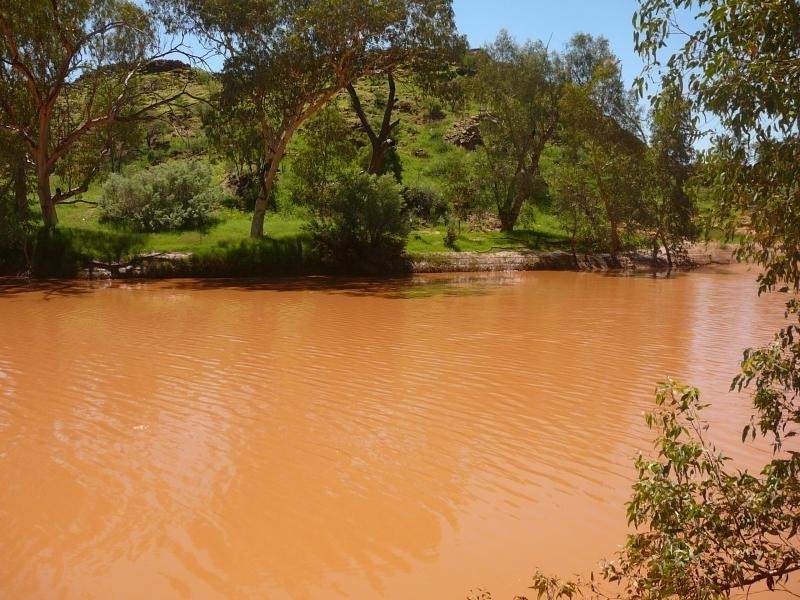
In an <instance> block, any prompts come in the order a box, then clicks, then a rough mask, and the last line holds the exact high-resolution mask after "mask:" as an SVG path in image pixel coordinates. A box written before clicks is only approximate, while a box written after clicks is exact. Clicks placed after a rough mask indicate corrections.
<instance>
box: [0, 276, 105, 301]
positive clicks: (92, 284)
mask: <svg viewBox="0 0 800 600" xmlns="http://www.w3.org/2000/svg"><path fill="white" fill-rule="evenodd" d="M109 285H110V282H108V281H79V280H74V279H49V280H36V279H27V278H20V277H0V300H2V299H3V298H11V297H14V296H19V295H21V294H32V293H39V294H42V295H43V297H44V299H45V300H49V299H51V298H56V297H76V296H85V295H88V294H92V293H94V292H95V291H97V290H99V289H102V288H106V287H109Z"/></svg>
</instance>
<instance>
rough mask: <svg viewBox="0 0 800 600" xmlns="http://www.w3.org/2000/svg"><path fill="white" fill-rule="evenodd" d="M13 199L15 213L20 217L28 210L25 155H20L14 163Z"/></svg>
mask: <svg viewBox="0 0 800 600" xmlns="http://www.w3.org/2000/svg"><path fill="white" fill-rule="evenodd" d="M14 199H15V201H16V205H17V215H19V216H20V217H22V216H23V215H25V213H27V212H28V178H27V173H25V157H24V156H20V157H19V158H18V159H17V161H16V163H14Z"/></svg>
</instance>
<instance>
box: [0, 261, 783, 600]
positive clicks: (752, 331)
mask: <svg viewBox="0 0 800 600" xmlns="http://www.w3.org/2000/svg"><path fill="white" fill-rule="evenodd" d="M754 280H755V274H754V273H753V272H750V271H749V270H748V269H747V268H745V267H741V266H738V267H730V268H717V269H707V270H703V271H698V272H694V273H688V274H679V275H677V276H674V277H669V278H662V277H659V278H652V277H625V276H609V275H599V274H587V273H556V272H553V273H508V274H486V275H481V274H475V275H449V276H428V277H418V278H414V279H403V280H392V281H383V282H375V281H338V280H328V279H313V278H312V279H305V280H287V281H279V282H271V283H254V282H247V281H226V280H222V281H214V280H204V281H195V280H174V281H166V282H142V283H139V282H113V283H111V282H107V283H49V284H39V285H32V286H15V285H12V284H5V285H0V481H2V486H0V598H15V599H16V598H184V597H185V598H301V599H302V598H315V599H317V598H391V599H401V598H403V599H408V598H464V597H465V596H466V595H467V593H468V592H469V590H471V589H473V590H475V589H478V588H484V589H487V590H491V591H492V593H493V595H494V598H495V600H504V599H508V600H510V599H511V598H512V597H513V596H514V594H521V593H524V592H525V591H526V585H527V583H528V581H529V577H530V575H531V574H532V573H533V571H534V569H535V567H537V566H538V567H541V568H542V569H544V570H545V571H548V572H552V573H556V574H561V575H566V576H570V575H573V574H575V573H584V574H585V573H587V572H588V571H589V570H590V569H592V568H593V567H594V566H595V565H596V564H597V561H598V560H599V559H601V558H603V557H608V556H610V555H612V554H613V552H614V551H615V549H616V548H617V546H618V545H619V544H621V543H622V542H623V541H624V535H625V532H626V531H627V529H626V524H625V516H624V502H625V500H626V499H627V498H628V496H629V491H630V484H631V482H632V479H633V476H634V472H633V467H632V459H633V457H634V455H635V454H636V452H637V451H640V450H644V451H649V450H650V449H651V442H650V440H651V438H652V435H651V433H650V432H648V431H647V429H646V428H645V426H644V422H643V419H642V413H643V411H645V410H648V409H649V408H650V407H651V406H652V402H653V390H654V387H655V383H656V382H657V381H658V380H661V379H663V378H665V377H667V376H672V377H674V378H676V379H679V380H681V381H683V382H686V383H691V384H693V385H698V386H700V387H701V388H702V389H703V390H704V397H705V398H706V399H707V400H709V401H711V402H713V403H714V406H713V408H712V409H711V410H710V412H709V416H710V419H711V420H712V422H713V427H712V435H713V436H714V437H715V438H716V439H717V440H719V441H720V442H721V443H722V445H723V446H726V445H727V446H730V448H731V450H732V451H733V452H734V454H735V455H736V457H737V460H740V461H742V462H743V463H747V464H756V463H757V462H758V461H763V460H764V459H765V458H766V456H767V454H765V452H764V450H763V449H759V448H752V447H741V446H740V444H738V443H737V440H738V439H739V436H740V432H741V428H742V426H743V425H744V424H745V422H746V421H747V418H748V415H749V411H748V403H747V398H746V397H745V396H742V395H736V394H731V393H728V386H729V384H730V380H731V378H732V377H733V376H734V375H735V373H736V370H737V364H738V360H739V358H740V357H741V351H742V349H743V348H744V347H745V346H748V345H756V344H760V343H763V342H766V341H768V340H769V339H770V336H771V334H772V332H773V331H774V330H775V329H776V328H777V326H779V325H780V324H781V323H782V309H781V307H782V303H783V301H784V298H782V297H780V296H777V295H776V296H763V297H758V296H757V294H756V285H755V281H754Z"/></svg>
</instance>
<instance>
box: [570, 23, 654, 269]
mask: <svg viewBox="0 0 800 600" xmlns="http://www.w3.org/2000/svg"><path fill="white" fill-rule="evenodd" d="M565 64H566V67H567V72H568V74H569V82H568V84H567V85H566V86H565V90H564V93H563V95H562V97H561V104H560V113H561V118H562V123H563V130H562V132H561V139H562V141H563V142H565V143H567V144H568V145H570V146H571V147H572V148H573V156H574V157H576V158H577V159H578V162H577V166H578V167H579V168H580V170H581V171H582V172H583V174H584V177H585V178H586V179H587V181H589V182H591V186H590V187H589V188H588V189H589V191H590V192H591V193H592V195H593V196H594V197H595V198H596V201H597V203H598V204H599V205H600V206H601V207H602V209H603V212H604V213H605V218H606V220H607V223H608V247H609V250H610V251H611V254H612V255H614V256H616V254H617V252H618V251H619V250H620V248H621V241H620V231H621V229H622V228H623V226H625V225H633V223H632V222H631V221H632V217H633V215H634V214H635V209H636V207H637V206H638V205H639V203H640V202H641V192H642V187H643V180H642V176H643V174H644V171H643V162H644V157H645V148H646V145H645V142H644V141H643V135H644V134H643V132H642V130H641V127H640V125H639V120H638V107H637V104H636V101H635V98H634V97H633V96H632V95H631V94H630V93H626V91H625V88H624V84H623V82H622V74H621V70H620V65H619V60H618V58H617V57H616V56H615V55H614V54H613V53H612V52H611V50H610V48H609V45H608V41H607V40H605V39H604V38H594V37H592V36H589V35H587V34H578V35H576V36H574V37H573V39H572V40H571V42H570V44H569V46H568V48H567V52H566V55H565Z"/></svg>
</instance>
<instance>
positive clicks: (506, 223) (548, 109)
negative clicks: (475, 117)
mask: <svg viewBox="0 0 800 600" xmlns="http://www.w3.org/2000/svg"><path fill="white" fill-rule="evenodd" d="M477 70H478V74H477V76H476V77H475V80H474V87H473V91H474V94H475V97H476V98H477V99H478V101H479V102H480V103H481V108H482V110H483V112H484V113H485V115H486V116H485V117H484V118H483V119H482V120H481V135H482V137H483V141H484V146H485V158H486V161H485V164H486V168H485V172H484V173H483V175H484V177H485V178H486V183H487V188H488V191H489V194H490V196H491V197H492V198H493V200H494V202H495V205H496V207H497V213H498V216H499V218H500V224H501V227H502V229H503V231H511V230H513V229H514V226H515V225H516V223H517V219H518V218H519V215H520V212H521V210H522V206H523V204H524V203H525V202H526V201H528V200H530V199H531V198H532V197H533V195H534V192H535V190H536V188H537V186H538V185H539V183H540V181H541V175H540V173H539V159H540V158H541V155H542V152H543V150H544V148H545V145H546V144H547V143H548V142H549V141H550V140H552V139H553V137H554V135H555V133H556V130H557V126H558V117H559V100H560V98H561V93H562V89H563V85H564V77H563V70H562V68H561V62H560V60H559V58H558V57H557V56H554V55H552V54H551V53H549V52H548V50H547V48H545V47H544V46H543V45H542V44H541V43H540V42H536V43H534V42H528V43H527V44H525V45H524V46H520V45H519V44H517V43H516V42H515V41H514V40H513V39H511V37H510V36H509V35H508V32H506V31H502V32H501V33H500V35H498V37H497V39H496V40H495V42H494V43H493V44H491V45H490V46H488V47H487V48H486V49H485V52H484V53H483V54H482V55H481V58H480V59H479V62H478V65H477Z"/></svg>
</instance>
